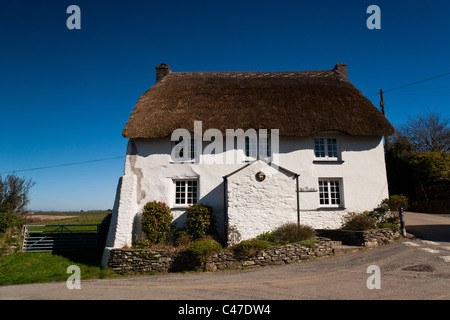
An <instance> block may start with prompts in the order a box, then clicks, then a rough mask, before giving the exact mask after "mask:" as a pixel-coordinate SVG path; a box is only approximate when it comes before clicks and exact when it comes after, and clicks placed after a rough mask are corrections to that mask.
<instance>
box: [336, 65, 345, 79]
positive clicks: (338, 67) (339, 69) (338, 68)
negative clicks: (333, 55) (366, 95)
mask: <svg viewBox="0 0 450 320" xmlns="http://www.w3.org/2000/svg"><path fill="white" fill-rule="evenodd" d="M334 70H336V71H337V72H339V73H341V74H342V75H343V76H344V77H346V78H347V79H348V75H347V64H346V63H338V64H336V66H335V67H334Z"/></svg>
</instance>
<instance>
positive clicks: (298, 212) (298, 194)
mask: <svg viewBox="0 0 450 320" xmlns="http://www.w3.org/2000/svg"><path fill="white" fill-rule="evenodd" d="M299 176H300V175H299V174H295V184H296V189H297V224H300V192H299V188H298V187H299V185H298V177H299Z"/></svg>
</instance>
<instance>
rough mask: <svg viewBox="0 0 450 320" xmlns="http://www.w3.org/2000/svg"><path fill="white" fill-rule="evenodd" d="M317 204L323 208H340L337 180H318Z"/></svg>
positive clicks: (339, 183)
mask: <svg viewBox="0 0 450 320" xmlns="http://www.w3.org/2000/svg"><path fill="white" fill-rule="evenodd" d="M319 203H320V206H323V207H340V206H341V203H342V202H341V181H340V180H339V179H329V180H328V179H321V180H319Z"/></svg>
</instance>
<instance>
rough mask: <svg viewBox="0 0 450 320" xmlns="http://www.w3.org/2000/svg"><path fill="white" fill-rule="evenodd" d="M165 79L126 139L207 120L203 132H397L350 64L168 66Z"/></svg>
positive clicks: (142, 104)
mask: <svg viewBox="0 0 450 320" xmlns="http://www.w3.org/2000/svg"><path fill="white" fill-rule="evenodd" d="M342 66H343V67H344V69H342ZM160 71H162V72H160ZM157 79H158V81H157V82H156V83H155V84H154V85H153V86H152V87H151V88H150V89H148V90H147V91H146V92H145V93H144V94H143V95H142V96H141V97H140V98H139V100H138V102H137V104H136V106H135V107H134V110H133V112H132V113H131V115H130V118H129V120H128V122H127V124H126V125H125V128H124V130H123V136H124V137H126V138H158V137H166V136H169V135H171V134H172V132H173V131H174V130H175V129H179V128H184V129H188V130H189V131H190V132H193V127H194V121H202V128H203V130H207V129H210V128H215V129H219V130H220V131H221V132H223V133H224V134H225V132H226V129H238V128H241V129H244V130H246V129H249V128H253V129H256V130H257V129H268V130H270V129H279V134H280V136H311V135H314V134H317V133H319V132H323V131H340V132H342V133H345V134H349V135H355V136H389V135H392V134H393V132H394V129H393V127H392V125H391V124H390V123H389V122H388V121H387V120H386V118H385V117H384V116H383V115H382V114H381V113H380V111H379V110H378V109H377V108H376V107H375V106H374V105H373V104H372V103H371V102H370V101H369V100H368V99H367V98H366V97H365V96H364V95H363V94H362V93H361V92H360V91H359V90H358V89H357V88H356V87H355V86H354V85H353V84H352V83H351V82H350V81H349V80H348V79H347V77H346V65H345V64H340V65H337V66H336V68H335V69H334V70H322V71H292V72H171V70H170V68H169V67H168V66H166V65H161V66H157Z"/></svg>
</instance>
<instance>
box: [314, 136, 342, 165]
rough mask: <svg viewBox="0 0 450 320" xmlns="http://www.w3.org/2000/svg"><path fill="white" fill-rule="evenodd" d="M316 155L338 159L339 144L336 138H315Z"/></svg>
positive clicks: (327, 158) (317, 156)
mask: <svg viewBox="0 0 450 320" xmlns="http://www.w3.org/2000/svg"><path fill="white" fill-rule="evenodd" d="M314 155H315V157H316V158H320V159H323V160H338V156H339V154H338V144H337V139H336V138H315V139H314Z"/></svg>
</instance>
